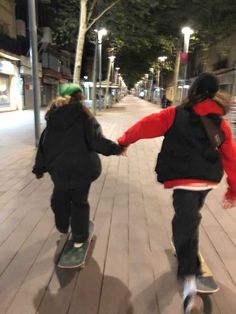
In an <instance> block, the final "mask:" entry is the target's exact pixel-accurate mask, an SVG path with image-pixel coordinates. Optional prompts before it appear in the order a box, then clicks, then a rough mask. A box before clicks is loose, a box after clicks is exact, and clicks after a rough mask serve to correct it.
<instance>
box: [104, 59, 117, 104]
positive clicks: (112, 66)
mask: <svg viewBox="0 0 236 314" xmlns="http://www.w3.org/2000/svg"><path fill="white" fill-rule="evenodd" d="M115 58H116V57H115V56H109V57H108V59H109V64H108V71H107V84H106V92H105V105H106V108H108V107H109V104H108V91H109V85H110V77H112V76H111V73H112V69H113V68H114V61H115ZM111 83H112V79H111Z"/></svg>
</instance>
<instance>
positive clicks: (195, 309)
mask: <svg viewBox="0 0 236 314" xmlns="http://www.w3.org/2000/svg"><path fill="white" fill-rule="evenodd" d="M184 314H203V302H202V299H201V298H200V297H199V295H197V294H190V295H188V296H187V297H186V298H185V299H184Z"/></svg>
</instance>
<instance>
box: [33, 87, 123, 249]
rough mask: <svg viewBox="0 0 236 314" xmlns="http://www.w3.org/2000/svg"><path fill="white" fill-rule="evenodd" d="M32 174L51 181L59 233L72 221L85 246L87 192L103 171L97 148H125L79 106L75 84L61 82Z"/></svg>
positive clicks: (77, 243)
mask: <svg viewBox="0 0 236 314" xmlns="http://www.w3.org/2000/svg"><path fill="white" fill-rule="evenodd" d="M45 119H46V122H47V125H46V128H45V130H44V131H43V133H42V135H41V138H40V142H39V147H38V151H37V155H36V161H35V165H34V167H33V173H34V174H35V175H36V177H37V178H41V177H42V176H43V174H44V173H45V172H48V173H49V174H50V176H51V179H52V181H53V184H54V189H53V193H52V197H51V207H52V210H53V212H54V214H55V224H56V227H57V229H58V231H59V232H61V233H67V232H68V230H69V227H70V226H71V231H72V238H73V241H74V247H75V248H78V249H80V248H81V249H83V244H84V243H85V242H86V240H87V239H88V236H89V209H90V207H89V203H88V195H89V189H90V186H91V183H92V181H94V180H96V179H97V178H98V177H99V175H100V174H101V161H100V158H99V156H98V153H101V154H103V155H105V156H109V155H120V154H121V153H122V151H123V148H122V147H121V146H120V145H118V144H116V143H114V142H113V141H111V140H109V139H107V138H105V137H104V135H103V134H102V129H101V126H100V125H99V123H98V122H97V120H96V119H95V118H94V116H93V115H92V114H91V113H90V111H89V110H88V109H87V108H86V107H85V106H84V105H83V95H82V89H81V87H80V86H79V85H78V84H64V85H61V88H60V96H59V97H57V98H56V99H55V100H54V101H53V102H52V104H51V106H50V107H49V109H48V110H47V112H46V115H45Z"/></svg>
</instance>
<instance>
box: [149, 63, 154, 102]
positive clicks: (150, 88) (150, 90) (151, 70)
mask: <svg viewBox="0 0 236 314" xmlns="http://www.w3.org/2000/svg"><path fill="white" fill-rule="evenodd" d="M149 72H150V85H149V97H148V98H149V101H152V87H153V73H154V68H149Z"/></svg>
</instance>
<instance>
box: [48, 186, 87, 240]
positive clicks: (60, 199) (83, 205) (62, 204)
mask: <svg viewBox="0 0 236 314" xmlns="http://www.w3.org/2000/svg"><path fill="white" fill-rule="evenodd" d="M90 185H91V183H82V184H80V185H79V186H78V187H77V188H76V189H70V190H58V189H56V188H54V190H53V193H52V197H51V207H52V210H53V212H54V214H55V224H56V227H57V229H58V231H60V232H63V233H66V232H67V231H68V229H69V226H71V231H72V236H73V240H74V241H75V242H80V243H82V242H85V241H86V240H87V239H88V236H89V210H90V207H89V203H88V194H89V189H90Z"/></svg>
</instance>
